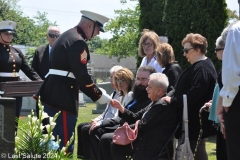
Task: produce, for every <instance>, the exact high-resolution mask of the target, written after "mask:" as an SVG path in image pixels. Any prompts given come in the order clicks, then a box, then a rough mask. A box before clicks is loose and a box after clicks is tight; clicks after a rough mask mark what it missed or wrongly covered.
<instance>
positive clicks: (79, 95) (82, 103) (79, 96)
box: [78, 92, 86, 107]
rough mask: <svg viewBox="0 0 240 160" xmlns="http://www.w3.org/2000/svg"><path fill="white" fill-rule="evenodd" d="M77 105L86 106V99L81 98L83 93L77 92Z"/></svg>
mask: <svg viewBox="0 0 240 160" xmlns="http://www.w3.org/2000/svg"><path fill="white" fill-rule="evenodd" d="M78 101H79V107H86V101H84V99H83V93H82V92H79V94H78Z"/></svg>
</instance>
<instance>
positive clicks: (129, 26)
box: [96, 1, 140, 60]
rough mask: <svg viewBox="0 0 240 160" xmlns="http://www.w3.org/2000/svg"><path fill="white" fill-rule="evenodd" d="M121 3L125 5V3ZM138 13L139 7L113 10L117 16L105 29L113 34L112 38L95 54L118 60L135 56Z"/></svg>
mask: <svg viewBox="0 0 240 160" xmlns="http://www.w3.org/2000/svg"><path fill="white" fill-rule="evenodd" d="M122 2H123V3H125V2H126V1H122ZM139 11H140V10H139V5H137V6H136V7H135V9H129V8H128V9H126V10H115V13H116V14H119V16H118V17H116V18H115V19H111V20H110V22H109V23H108V24H107V25H106V27H105V29H106V31H110V32H111V33H112V34H113V37H112V38H111V39H110V40H109V41H108V42H107V43H106V44H104V45H103V47H102V48H98V49H97V50H96V53H98V54H106V55H109V57H112V56H115V57H118V60H120V59H121V58H125V57H129V56H133V55H136V53H137V47H136V39H137V38H138V34H139V29H138V21H139Z"/></svg>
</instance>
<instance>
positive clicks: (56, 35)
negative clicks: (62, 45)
mask: <svg viewBox="0 0 240 160" xmlns="http://www.w3.org/2000/svg"><path fill="white" fill-rule="evenodd" d="M48 36H49V37H51V38H58V37H59V36H60V34H53V33H48Z"/></svg>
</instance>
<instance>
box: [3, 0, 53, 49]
mask: <svg viewBox="0 0 240 160" xmlns="http://www.w3.org/2000/svg"><path fill="white" fill-rule="evenodd" d="M17 3H18V0H0V21H3V20H11V21H15V22H16V23H17V28H16V35H15V36H14V40H13V43H15V44H24V45H31V46H38V45H41V44H44V43H46V38H45V37H46V31H47V28H48V27H49V26H50V25H56V22H53V23H52V22H50V21H49V20H48V19H47V13H45V12H43V13H41V12H39V11H37V13H36V16H34V17H33V18H30V17H28V16H24V15H23V12H22V11H21V7H20V6H18V5H17Z"/></svg>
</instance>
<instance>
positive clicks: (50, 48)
mask: <svg viewBox="0 0 240 160" xmlns="http://www.w3.org/2000/svg"><path fill="white" fill-rule="evenodd" d="M48 48H49V50H48V53H49V55H50V52H51V50H52V47H51V46H50V45H48Z"/></svg>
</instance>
